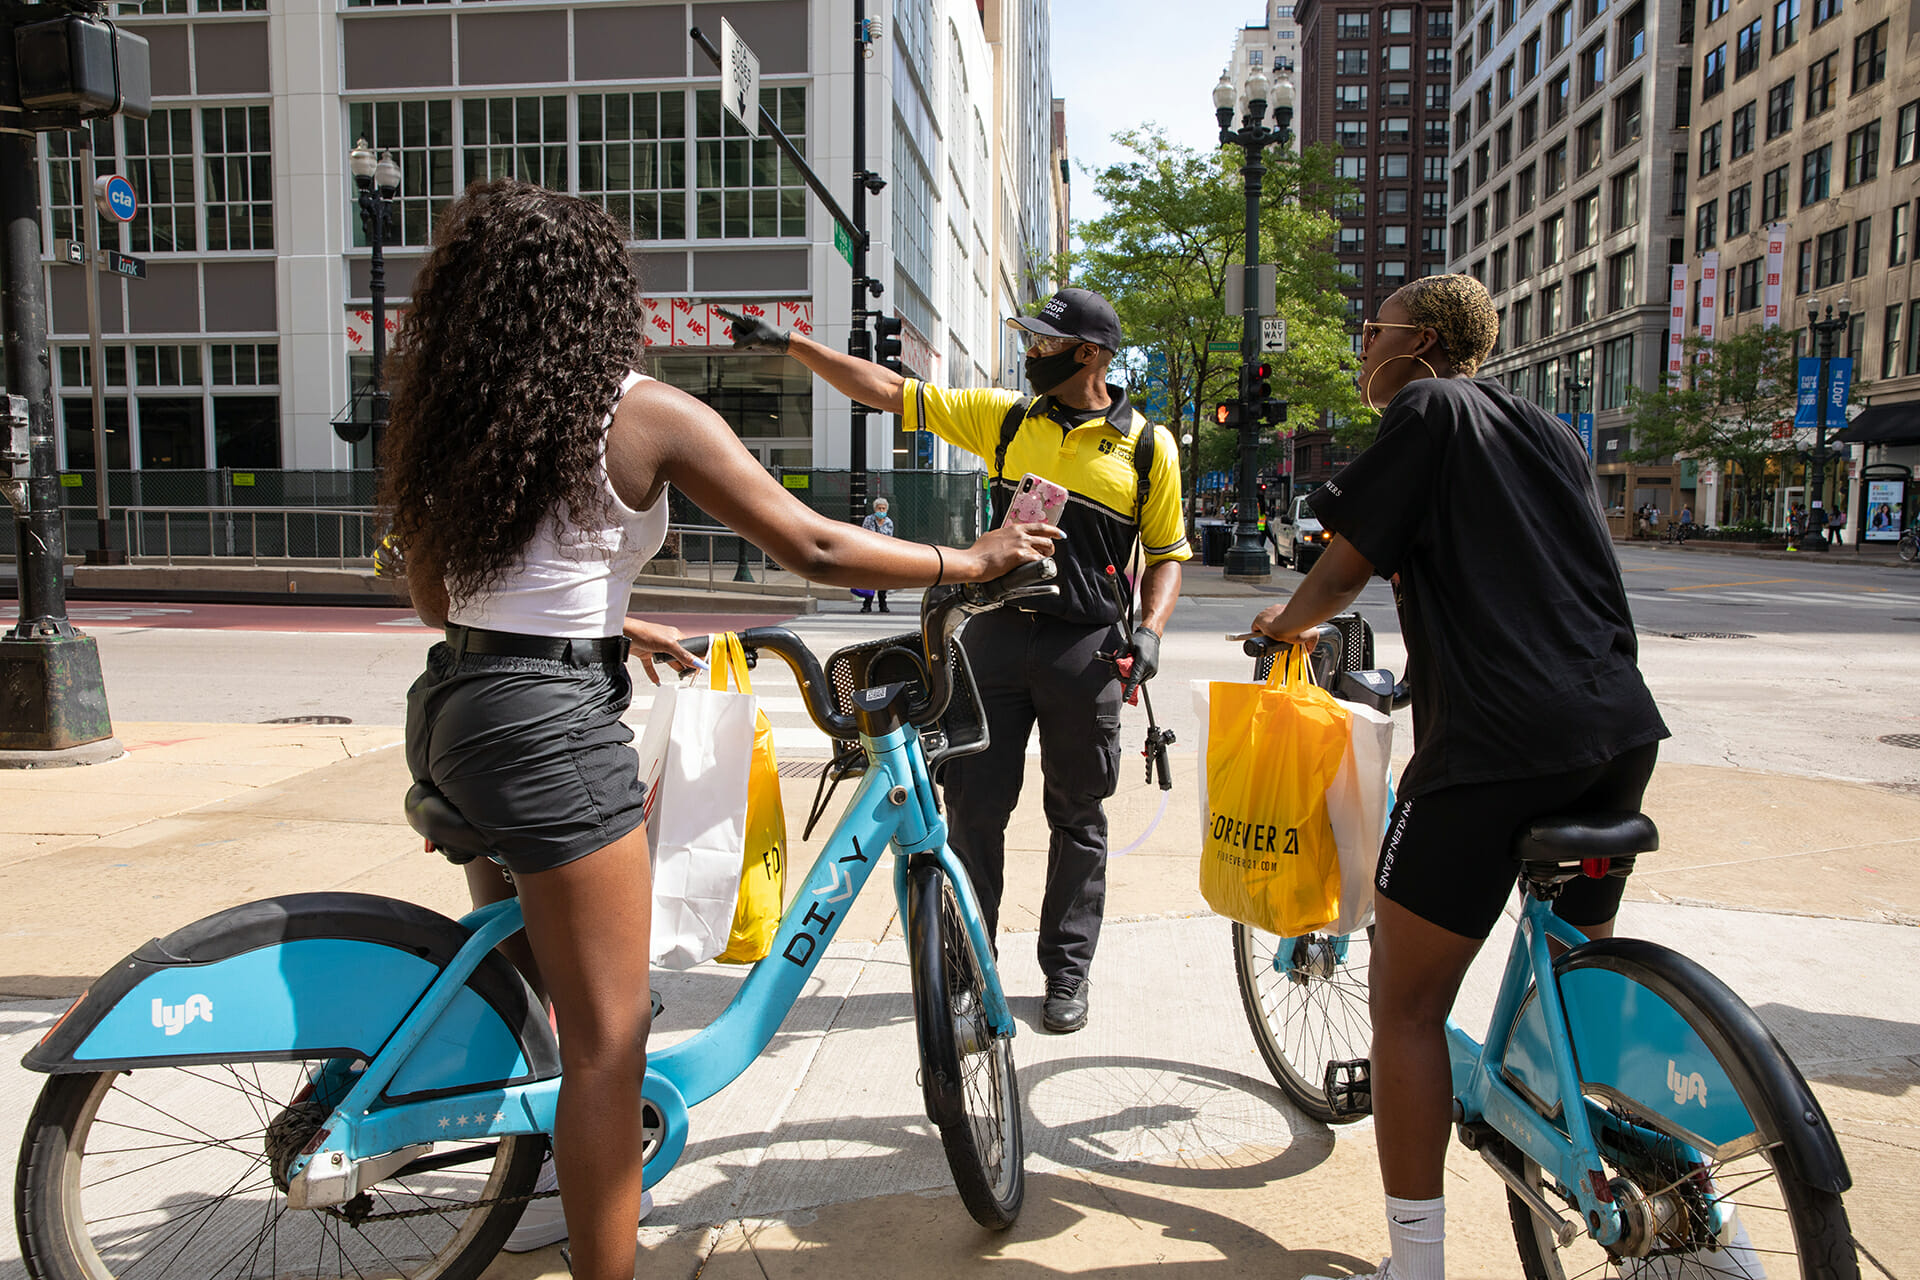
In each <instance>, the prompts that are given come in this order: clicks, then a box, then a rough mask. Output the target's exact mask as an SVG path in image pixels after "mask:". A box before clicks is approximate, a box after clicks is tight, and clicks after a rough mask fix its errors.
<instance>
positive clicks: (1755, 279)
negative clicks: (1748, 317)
mask: <svg viewBox="0 0 1920 1280" xmlns="http://www.w3.org/2000/svg"><path fill="white" fill-rule="evenodd" d="M1764 261H1765V259H1763V258H1753V259H1750V260H1748V261H1746V262H1743V263H1741V264H1740V275H1739V279H1738V281H1737V282H1736V288H1735V293H1736V301H1735V303H1734V308H1733V309H1734V310H1735V311H1752V310H1754V309H1755V308H1756V307H1758V306H1759V305H1760V267H1761V264H1762V263H1763V262H1764Z"/></svg>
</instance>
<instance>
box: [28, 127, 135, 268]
mask: <svg viewBox="0 0 1920 1280" xmlns="http://www.w3.org/2000/svg"><path fill="white" fill-rule="evenodd" d="M87 127H88V128H90V129H91V130H92V133H93V172H92V173H91V174H86V173H82V172H81V171H80V149H81V148H80V143H81V137H80V134H79V132H78V131H74V132H71V133H70V132H67V131H65V130H56V131H54V132H52V133H43V134H41V135H40V137H41V139H42V145H43V146H45V147H46V156H47V176H48V184H47V204H48V206H49V207H50V208H51V210H52V213H53V216H52V219H51V222H52V227H51V230H52V232H53V238H54V239H55V240H84V239H86V237H87V232H86V228H84V227H82V226H81V225H80V211H81V210H82V209H92V208H94V203H93V179H95V178H100V177H105V176H106V175H107V174H110V173H115V172H117V171H118V170H119V165H117V164H116V163H115V162H114V157H115V156H117V155H118V154H119V146H118V143H117V142H116V141H115V139H114V127H113V120H112V119H111V118H103V119H99V120H94V121H91V122H89V125H88V126H87ZM94 216H95V217H96V218H98V219H99V224H98V229H99V233H100V240H99V243H100V244H102V245H105V246H108V247H110V248H111V247H115V246H118V245H119V243H120V231H119V228H118V227H117V226H116V224H115V221H114V219H112V218H110V217H108V216H107V215H106V214H104V213H99V212H97V211H96V212H95V215H94ZM48 249H49V251H51V246H48Z"/></svg>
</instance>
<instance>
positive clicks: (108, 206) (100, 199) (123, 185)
mask: <svg viewBox="0 0 1920 1280" xmlns="http://www.w3.org/2000/svg"><path fill="white" fill-rule="evenodd" d="M93 200H94V203H95V204H97V205H99V206H100V212H102V213H104V214H106V215H107V216H108V217H110V218H118V219H120V221H122V222H132V221H133V215H134V214H136V213H138V212H139V211H140V202H139V201H138V200H137V199H135V198H134V194H133V184H132V183H131V182H128V181H127V180H126V179H125V178H123V177H121V176H120V175H119V174H117V173H110V174H108V175H107V176H106V177H104V178H95V179H94V180H93Z"/></svg>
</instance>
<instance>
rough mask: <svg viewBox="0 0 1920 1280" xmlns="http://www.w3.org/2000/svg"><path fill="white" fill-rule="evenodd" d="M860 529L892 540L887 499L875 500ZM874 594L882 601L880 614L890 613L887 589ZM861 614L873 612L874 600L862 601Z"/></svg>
mask: <svg viewBox="0 0 1920 1280" xmlns="http://www.w3.org/2000/svg"><path fill="white" fill-rule="evenodd" d="M860 527H861V528H862V529H865V530H866V531H867V532H868V533H877V534H879V535H880V536H881V537H883V538H891V537H892V536H893V519H892V518H891V517H890V516H888V515H887V500H886V499H885V498H875V499H874V500H873V510H872V511H871V512H869V513H868V514H867V515H866V516H864V517H862V519H861V521H860ZM873 594H874V597H875V598H877V599H878V600H879V601H880V612H882V613H887V612H890V610H888V608H887V589H886V588H885V587H879V588H876V589H875V591H874V593H873ZM860 612H862V613H871V612H873V599H866V600H862V601H861V602H860Z"/></svg>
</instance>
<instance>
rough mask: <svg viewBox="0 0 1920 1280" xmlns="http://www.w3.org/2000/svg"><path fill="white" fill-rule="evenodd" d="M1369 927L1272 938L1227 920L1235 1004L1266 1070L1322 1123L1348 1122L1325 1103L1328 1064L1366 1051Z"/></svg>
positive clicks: (1368, 1040)
mask: <svg viewBox="0 0 1920 1280" xmlns="http://www.w3.org/2000/svg"><path fill="white" fill-rule="evenodd" d="M1372 952H1373V928H1372V926H1368V927H1367V930H1366V931H1365V932H1364V933H1355V934H1349V935H1347V936H1346V937H1341V938H1336V937H1333V936H1331V935H1329V934H1324V933H1314V934H1308V935H1307V936H1306V937H1304V938H1276V937H1275V936H1274V935H1272V934H1270V933H1262V932H1260V931H1259V930H1258V929H1253V928H1250V927H1248V926H1247V925H1244V924H1236V925H1234V926H1233V970H1234V973H1235V974H1236V975H1238V977H1239V980H1240V1004H1241V1007H1242V1008H1244V1009H1245V1010H1246V1013H1247V1025H1248V1026H1249V1027H1251V1028H1252V1029H1253V1041H1254V1043H1255V1044H1257V1045H1258V1046H1260V1056H1261V1057H1262V1058H1264V1059H1266V1063H1267V1069H1268V1070H1269V1071H1271V1072H1273V1078H1274V1081H1275V1082H1276V1083H1278V1084H1279V1086H1280V1088H1281V1089H1282V1090H1283V1091H1284V1092H1285V1093H1286V1095H1287V1097H1289V1098H1291V1099H1292V1100H1293V1103H1294V1105H1295V1106H1297V1107H1299V1108H1300V1109H1301V1110H1302V1111H1304V1112H1306V1113H1307V1114H1308V1115H1310V1116H1312V1117H1313V1118H1314V1119H1316V1120H1318V1121H1320V1122H1322V1123H1323V1124H1351V1123H1352V1122H1353V1121H1355V1120H1358V1119H1360V1117H1359V1116H1357V1115H1345V1116H1336V1115H1335V1114H1334V1113H1333V1110H1332V1108H1331V1107H1329V1106H1328V1105H1327V1090H1326V1077H1327V1064H1328V1063H1330V1062H1346V1061H1350V1060H1352V1059H1354V1058H1364V1057H1366V1056H1367V1052H1368V1047H1369V1045H1370V1044H1371V1042H1372V1040H1373V1024H1372V1021H1371V1019H1370V1017H1369V1015H1368V1012H1367V962H1368V960H1369V958H1370V957H1371V955H1372Z"/></svg>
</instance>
